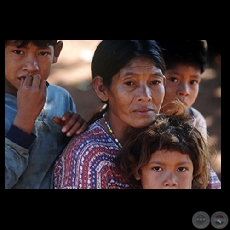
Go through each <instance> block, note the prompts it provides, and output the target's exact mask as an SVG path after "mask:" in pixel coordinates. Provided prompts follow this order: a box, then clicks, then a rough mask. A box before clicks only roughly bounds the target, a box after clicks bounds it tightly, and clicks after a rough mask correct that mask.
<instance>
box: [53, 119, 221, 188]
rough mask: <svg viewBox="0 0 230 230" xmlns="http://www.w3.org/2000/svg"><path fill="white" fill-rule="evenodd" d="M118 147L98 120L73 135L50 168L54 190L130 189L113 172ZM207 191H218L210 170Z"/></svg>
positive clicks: (216, 182) (216, 178)
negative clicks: (52, 168)
mask: <svg viewBox="0 0 230 230" xmlns="http://www.w3.org/2000/svg"><path fill="white" fill-rule="evenodd" d="M119 149H120V147H119V146H118V145H117V143H116V142H115V140H114V139H113V138H112V137H111V136H110V135H109V133H108V132H107V131H106V130H105V129H104V127H103V126H102V125H101V124H100V123H99V120H98V121H96V122H95V123H93V124H92V125H91V126H89V128H88V130H87V131H85V132H84V133H82V134H80V135H78V136H75V137H74V138H73V139H72V140H71V141H70V142H69V144H68V146H67V147H66V148H65V149H64V151H63V153H62V154H61V156H60V157H59V158H58V160H57V161H56V164H55V168H54V188H55V189H125V188H131V187H130V186H129V185H128V184H126V183H125V182H124V180H123V179H122V178H121V176H120V175H119V174H118V173H117V172H116V170H115V164H114V159H115V157H116V154H117V153H118V151H119ZM210 171H211V174H210V181H209V184H208V186H207V189H220V188H221V183H220V181H219V178H218V176H217V174H216V173H215V172H214V170H213V169H212V168H211V169H210Z"/></svg>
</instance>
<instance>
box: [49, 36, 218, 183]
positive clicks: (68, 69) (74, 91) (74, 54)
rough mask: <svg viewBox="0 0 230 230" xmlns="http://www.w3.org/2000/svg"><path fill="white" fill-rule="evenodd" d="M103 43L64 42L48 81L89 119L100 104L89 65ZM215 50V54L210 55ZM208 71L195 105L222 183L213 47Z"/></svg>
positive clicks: (215, 64) (216, 82) (214, 165)
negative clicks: (92, 83) (61, 88)
mask: <svg viewBox="0 0 230 230" xmlns="http://www.w3.org/2000/svg"><path fill="white" fill-rule="evenodd" d="M100 41H101V40H63V42H64V47H63V50H62V53H61V55H60V57H59V60H58V63H56V64H54V65H53V67H52V70H51V75H50V77H49V79H48V81H49V82H50V83H52V84H57V85H60V86H62V87H64V88H66V89H67V90H68V91H69V92H70V94H71V95H72V96H73V98H74V101H75V103H76V105H77V110H78V113H79V114H81V116H82V117H84V118H85V119H86V120H88V119H89V117H90V115H91V113H92V112H93V111H94V109H95V108H96V107H98V106H100V105H101V103H99V100H98V98H97V97H96V95H95V93H94V91H93V90H92V88H91V86H90V83H91V69H90V62H91V58H92V55H93V52H94V50H95V48H96V46H97V45H98V43H99V42H100ZM212 50H213V52H211V51H212ZM212 50H211V51H210V55H209V63H208V68H207V69H206V71H205V72H204V74H203V76H202V81H201V84H200V92H199V96H198V98H197V100H196V102H195V104H194V107H195V108H196V109H198V110H199V111H200V112H201V113H202V114H203V115H204V117H205V119H206V122H207V127H208V132H209V136H210V137H209V141H210V142H211V143H212V144H213V145H214V146H215V147H216V149H217V153H218V154H217V157H216V158H215V160H214V161H213V168H214V170H215V171H216V172H217V174H218V176H219V178H220V180H221V54H220V53H219V52H218V51H219V50H218V49H215V47H212Z"/></svg>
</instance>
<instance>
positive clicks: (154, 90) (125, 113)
mask: <svg viewBox="0 0 230 230" xmlns="http://www.w3.org/2000/svg"><path fill="white" fill-rule="evenodd" d="M164 95H165V77H164V75H163V73H162V72H161V69H159V68H157V67H156V66H155V65H154V64H153V63H152V61H151V60H149V59H143V58H142V59H140V58H135V59H133V60H132V61H131V62H130V63H129V64H128V65H127V66H126V67H124V68H122V69H121V70H120V72H119V73H118V74H116V75H115V76H114V77H113V80H112V84H111V86H110V88H109V89H108V92H107V96H108V104H109V111H108V115H109V120H110V123H111V124H112V126H113V127H114V128H115V129H120V128H121V127H123V128H125V127H127V126H133V127H143V126H146V125H148V124H150V123H151V122H152V121H153V120H154V118H155V115H156V114H157V113H159V110H160V108H161V104H162V101H163V98H164Z"/></svg>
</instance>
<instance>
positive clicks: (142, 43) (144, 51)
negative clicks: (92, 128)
mask: <svg viewBox="0 0 230 230" xmlns="http://www.w3.org/2000/svg"><path fill="white" fill-rule="evenodd" d="M138 57H145V58H148V59H150V60H152V62H153V63H154V65H155V66H156V67H157V68H159V69H161V71H162V73H163V74H164V73H165V63H164V60H163V57H162V53H161V49H160V47H159V46H158V45H157V43H156V42H155V41H154V40H103V41H101V42H100V43H99V45H98V46H97V48H96V50H95V52H94V55H93V59H92V63H91V73H92V78H95V77H96V76H100V77H102V78H103V84H104V85H105V86H107V87H109V86H110V85H111V82H112V78H113V76H114V75H116V74H117V73H118V72H119V71H120V70H121V69H122V68H124V67H125V66H126V65H127V64H128V63H129V62H130V61H131V60H132V59H134V58H138ZM107 109H108V107H103V109H102V110H101V111H99V112H97V113H96V114H94V115H93V116H92V118H91V119H90V120H89V121H88V123H89V124H91V123H93V122H94V121H95V120H97V119H99V118H100V117H102V114H103V113H104V112H105V111H107Z"/></svg>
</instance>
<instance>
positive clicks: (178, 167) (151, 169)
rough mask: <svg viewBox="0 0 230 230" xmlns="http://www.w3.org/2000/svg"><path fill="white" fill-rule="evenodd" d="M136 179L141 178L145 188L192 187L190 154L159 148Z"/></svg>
mask: <svg viewBox="0 0 230 230" xmlns="http://www.w3.org/2000/svg"><path fill="white" fill-rule="evenodd" d="M136 179H137V180H141V183H142V187H143V188H144V189H191V188H192V180H193V163H192V161H191V159H190V157H189V155H188V154H182V153H180V152H178V151H169V150H167V149H164V150H158V151H156V152H154V153H153V154H152V155H151V158H150V160H149V162H148V164H147V165H146V166H144V167H143V168H142V169H141V174H139V175H137V176H136Z"/></svg>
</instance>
